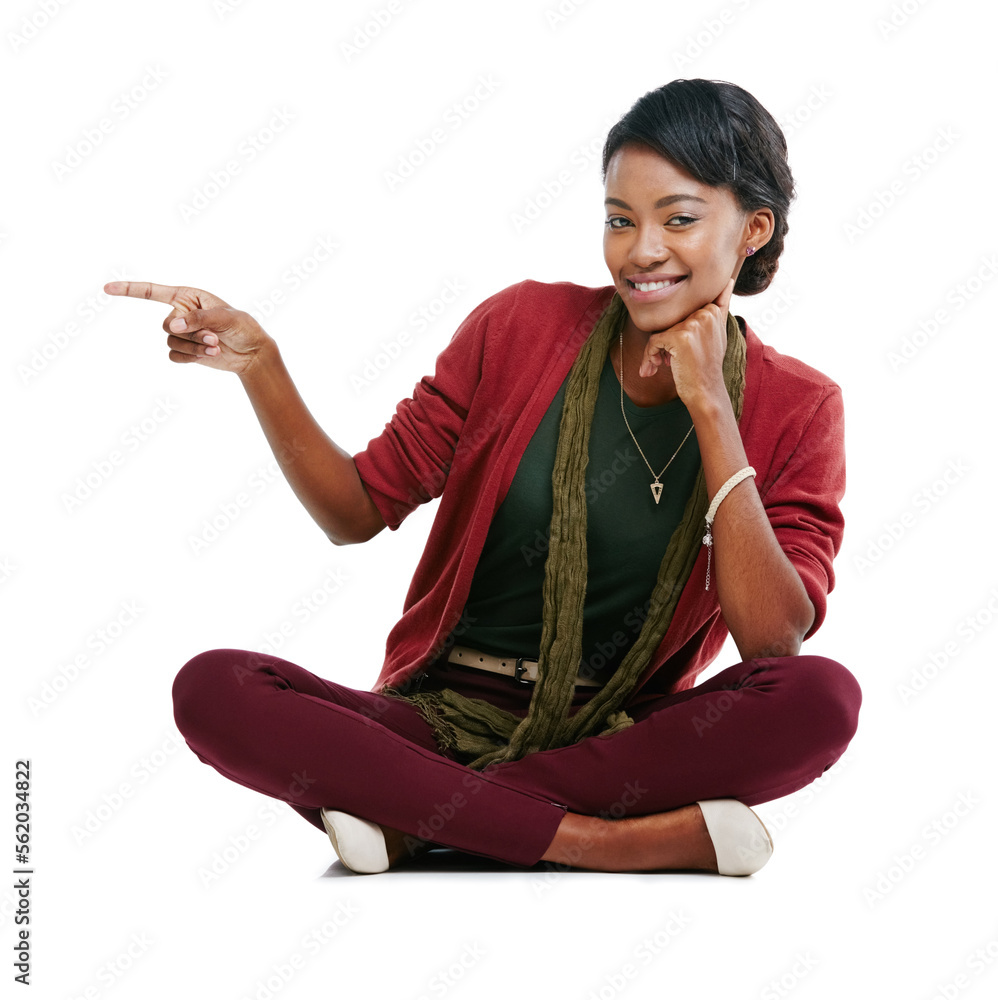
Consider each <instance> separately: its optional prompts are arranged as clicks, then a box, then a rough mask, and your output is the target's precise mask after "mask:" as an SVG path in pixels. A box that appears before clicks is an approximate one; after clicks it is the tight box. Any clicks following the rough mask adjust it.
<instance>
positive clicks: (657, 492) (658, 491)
mask: <svg viewBox="0 0 998 1000" xmlns="http://www.w3.org/2000/svg"><path fill="white" fill-rule="evenodd" d="M651 495H652V496H653V497H654V498H655V503H656V504H657V503H658V502H659V500H661V499H662V484H661V483H652V484H651Z"/></svg>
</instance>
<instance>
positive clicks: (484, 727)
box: [382, 292, 745, 769]
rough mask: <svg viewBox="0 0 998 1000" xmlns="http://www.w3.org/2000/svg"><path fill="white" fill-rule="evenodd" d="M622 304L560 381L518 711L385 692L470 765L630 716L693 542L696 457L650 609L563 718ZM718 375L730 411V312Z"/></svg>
mask: <svg viewBox="0 0 998 1000" xmlns="http://www.w3.org/2000/svg"><path fill="white" fill-rule="evenodd" d="M626 314H627V310H626V308H625V307H624V303H623V300H622V299H621V298H620V295H619V293H616V292H615V293H614V295H613V298H612V299H611V301H610V304H609V305H608V306H607V308H606V310H605V311H604V312H603V315H602V316H601V317H600V319H599V322H598V323H597V324H596V327H595V329H594V330H593V332H592V333H591V334H590V336H589V337H588V338H587V339H586V341H585V343H584V344H583V345H582V348H581V350H580V351H579V355H578V357H577V358H576V359H575V362H574V364H573V365H572V370H571V371H570V372H569V375H568V382H567V384H566V387H565V401H564V409H563V410H562V415H561V424H560V425H559V431H558V448H557V453H556V455H555V460H554V471H553V473H552V478H551V481H552V485H553V488H554V511H553V513H552V515H551V530H550V541H549V547H548V556H547V560H546V562H545V564H544V587H543V592H542V597H543V602H544V616H543V625H542V628H541V645H540V654H539V660H538V664H537V673H538V679H537V683H536V684H535V685H534V690H533V693H532V697H531V699H530V707H529V709H528V711H527V715H526V717H525V718H523V719H520V718H518V717H517V716H515V715H513V714H512V713H510V712H507V711H504V710H503V709H500V708H497V707H496V706H494V705H491V704H489V703H488V702H486V701H483V700H481V699H480V698H467V697H465V696H464V695H461V694H459V693H457V692H456V691H452V690H450V689H449V688H445V689H444V690H442V691H422V692H416V693H412V694H403V693H401V692H399V691H396V690H392V689H390V688H385V689H384V690H383V692H382V693H383V694H385V695H391V696H394V697H397V698H402V699H404V700H407V701H409V702H412V703H413V704H415V705H416V706H417V707H418V708H419V709H420V711H421V712H422V714H423V717H424V718H425V719H426V721H427V722H428V723H429V724H430V725H431V726H432V727H433V730H434V733H435V734H436V738H437V740H438V741H439V742H440V744H441V746H443V747H446V748H450V749H452V750H453V751H454V753H455V755H456V756H457V757H458V759H459V760H461V761H462V762H463V763H466V764H467V765H468V766H469V767H472V768H474V769H481V768H484V767H486V766H487V765H489V764H493V763H499V762H502V761H511V760H519V759H520V758H521V757H524V756H526V755H527V754H529V753H533V752H534V751H537V750H548V749H552V748H554V747H563V746H569V745H571V744H572V743H576V742H578V741H579V740H581V739H583V738H584V737H586V736H593V735H597V734H610V733H615V732H618V731H619V730H621V729H626V728H627V727H628V726H631V725H633V724H634V720H633V719H631V718H630V717H629V716H628V715H627V713H626V712H624V711H623V709H622V707H621V706H622V705H623V704H624V702H625V701H626V700H627V698H628V697H629V695H630V694H631V691H632V690H633V689H634V685H635V684H636V683H637V680H638V678H639V677H640V676H641V674H642V673H643V672H644V670H645V668H646V666H647V665H648V662H649V660H650V659H651V657H652V656H653V655H654V653H655V650H656V649H657V648H658V645H659V643H660V642H661V640H662V637H663V636H664V635H665V632H666V630H667V629H668V627H669V622H670V621H671V620H672V615H673V612H674V611H675V609H676V605H677V604H678V603H679V598H680V595H681V594H682V592H683V588H684V587H685V585H686V581H687V580H688V579H689V576H690V573H691V572H692V570H693V564H694V562H695V561H696V558H697V554H698V552H699V550H700V545H701V539H702V535H703V526H704V516H705V515H706V513H707V506H708V497H707V488H706V485H705V483H704V475H703V466H702V465H701V467H700V471H699V473H698V475H697V480H696V483H695V485H694V487H693V493H692V494H691V496H690V498H689V500H688V501H687V503H686V508H685V510H684V512H683V519H682V521H681V522H680V523H679V525H678V526H677V527H676V530H675V531H674V532H673V534H672V538H671V539H670V540H669V545H668V547H667V548H666V551H665V555H664V557H663V558H662V563H661V565H660V567H659V571H658V580H657V582H656V584H655V589H654V590H653V591H652V595H651V604H650V606H649V609H648V615H647V617H646V619H645V621H644V625H643V627H642V629H641V632H640V634H639V635H638V637H637V639H636V640H635V641H634V645H633V646H632V647H631V648H630V650H629V651H628V652H627V654H626V656H625V657H624V659H623V661H622V662H621V664H620V665H619V666H618V668H617V669H616V671H614V673H613V675H612V676H611V677H610V678H609V680H608V681H607V682H606V684H605V685H604V686H603V687H602V688H601V689H600V690H599V691H598V692H597V693H596V694H595V695H593V697H592V698H591V699H590V700H589V701H588V702H587V703H586V704H585V705H583V706H582V707H581V708H580V709H579V710H578V711H577V712H576V713H575V714H574V715H573V716H571V718H569V715H568V713H569V709H570V708H571V705H572V698H573V695H574V694H575V678H576V675H577V673H578V668H579V663H580V662H581V659H582V611H583V606H584V604H585V599H586V579H587V576H588V573H587V566H588V558H587V552H586V513H587V512H586V492H585V485H586V481H585V474H586V466H587V464H588V461H589V430H590V427H591V425H592V419H593V411H594V409H595V407H596V396H597V394H598V391H599V383H600V375H601V373H602V369H603V365H604V363H605V361H606V356H607V351H608V350H609V347H610V344H611V343H612V342H613V340H614V339H615V338H616V337H617V336H618V335H619V332H620V328H621V325H622V323H623V322H624V319H625V317H626ZM727 334H728V342H727V349H726V351H725V355H724V363H723V375H724V384H725V386H726V388H727V390H728V397H729V398H730V400H731V405H732V408H733V410H734V414H735V419H736V420H738V419H739V418H740V417H741V411H742V397H743V394H744V388H745V339H744V337H743V336H742V333H741V330H740V328H739V326H738V322H737V321H736V320H735V318H734V316H732V315H731V314H730V313H729V314H728V319H727Z"/></svg>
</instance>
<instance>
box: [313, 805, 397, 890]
mask: <svg viewBox="0 0 998 1000" xmlns="http://www.w3.org/2000/svg"><path fill="white" fill-rule="evenodd" d="M320 815H321V816H322V825H323V826H324V827H325V828H326V833H328V834H329V839H330V840H331V841H332V844H333V850H334V851H336V855H337V857H338V858H339V859H340V861H342V862H343V864H344V865H346V867H347V868H349V869H350V870H351V871H352V872H357V873H359V874H361V875H372V874H374V873H375V872H386V871H388V847H387V846H386V844H385V835H384V834H383V833H382V832H381V827H380V826H378V824H377V823H370V822H368V821H367V820H366V819H360V818H359V817H358V816H351V815H350V814H349V813H345V812H337V811H336V810H335V809H322V810H320Z"/></svg>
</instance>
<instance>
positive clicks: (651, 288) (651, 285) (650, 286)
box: [624, 274, 687, 292]
mask: <svg viewBox="0 0 998 1000" xmlns="http://www.w3.org/2000/svg"><path fill="white" fill-rule="evenodd" d="M686 277H687V276H686V275H685V274H684V275H682V276H681V277H678V278H666V279H665V280H664V281H640V282H639V281H632V280H631V279H630V278H625V279H624V280H625V281H626V282H627V284H628V285H629V286H630V287H631V288H636V289H637V290H638V291H639V292H657V291H658V290H659V289H660V288H668V287H669V286H670V285H678V284H679V282H680V281H685V280H686Z"/></svg>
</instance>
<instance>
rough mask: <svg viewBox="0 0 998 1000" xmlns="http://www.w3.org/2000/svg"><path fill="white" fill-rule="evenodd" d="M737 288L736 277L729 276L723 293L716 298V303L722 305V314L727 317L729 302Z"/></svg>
mask: <svg viewBox="0 0 998 1000" xmlns="http://www.w3.org/2000/svg"><path fill="white" fill-rule="evenodd" d="M734 289H735V279H734V278H728V283H727V284H726V285H725V286H724V288H722V289H721V294H720V295H718V297H717V298H716V299H714V304H715V305H717V306H720V307H721V315H722V316H724V317H727V314H728V303H729V302H731V293H732V292H733V291H734Z"/></svg>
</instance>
